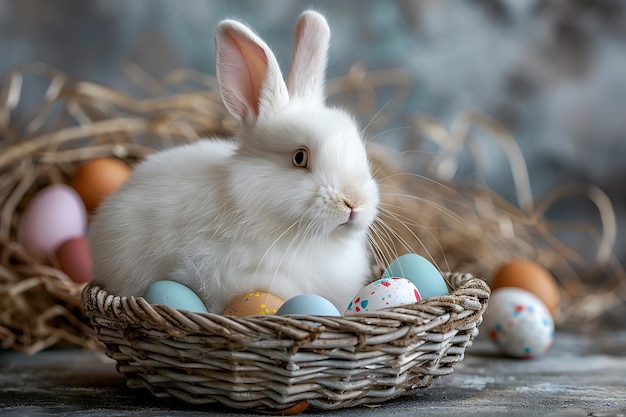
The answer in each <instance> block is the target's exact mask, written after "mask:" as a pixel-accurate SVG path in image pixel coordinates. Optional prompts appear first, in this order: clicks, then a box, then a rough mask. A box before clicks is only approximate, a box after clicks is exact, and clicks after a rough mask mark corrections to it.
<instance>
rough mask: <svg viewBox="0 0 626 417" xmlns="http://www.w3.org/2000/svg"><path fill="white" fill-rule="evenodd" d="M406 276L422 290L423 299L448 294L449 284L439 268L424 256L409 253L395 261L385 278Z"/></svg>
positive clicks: (388, 268) (386, 272)
mask: <svg viewBox="0 0 626 417" xmlns="http://www.w3.org/2000/svg"><path fill="white" fill-rule="evenodd" d="M393 277H398V278H406V279H408V280H409V281H411V282H412V283H413V284H415V286H416V287H417V289H418V290H419V292H420V295H421V296H422V299H423V300H424V299H426V298H430V297H437V296H439V295H445V294H448V286H447V285H446V281H445V280H444V279H443V276H442V275H441V273H440V272H439V270H438V269H437V268H435V266H434V265H433V264H432V263H431V262H430V261H429V260H428V259H426V258H424V257H423V256H420V255H417V254H414V253H407V254H406V255H402V256H400V257H399V258H397V259H396V260H395V261H393V262H392V263H391V264H390V265H389V267H387V269H386V270H385V273H384V274H383V278H393Z"/></svg>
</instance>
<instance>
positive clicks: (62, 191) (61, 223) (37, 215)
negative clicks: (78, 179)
mask: <svg viewBox="0 0 626 417" xmlns="http://www.w3.org/2000/svg"><path fill="white" fill-rule="evenodd" d="M86 230H87V210H85V205H84V204H83V201H82V200H81V198H80V196H79V195H78V193H77V192H76V191H75V190H74V189H73V188H72V187H69V186H67V185H65V184H57V185H50V186H48V187H46V188H44V189H43V190H41V191H40V192H39V193H38V194H37V195H36V196H35V197H34V198H33V199H32V201H31V202H30V204H29V205H28V206H27V207H26V210H24V215H23V216H22V218H21V220H20V224H19V226H18V230H17V240H18V242H20V243H21V244H22V245H23V246H24V247H25V248H26V250H27V251H28V253H29V254H31V255H32V256H34V257H36V258H38V259H40V260H44V261H48V260H50V259H52V257H53V256H54V252H55V251H56V250H57V249H58V248H59V246H61V244H62V243H64V242H66V241H68V240H70V239H73V238H76V237H81V236H84V235H85V233H86Z"/></svg>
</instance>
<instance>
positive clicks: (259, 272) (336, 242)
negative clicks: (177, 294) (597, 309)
mask: <svg viewBox="0 0 626 417" xmlns="http://www.w3.org/2000/svg"><path fill="white" fill-rule="evenodd" d="M329 39H330V30H329V28H328V25H327V23H326V20H325V19H324V17H322V16H321V15H320V14H318V13H316V12H311V11H308V12H305V13H304V14H303V15H302V16H301V17H300V19H299V21H298V25H297V30H296V42H295V48H294V55H293V59H292V66H291V69H290V72H289V75H288V77H287V81H286V83H285V81H284V80H283V78H282V75H281V72H280V68H279V67H278V63H277V61H276V58H275V57H274V55H273V53H272V51H271V50H270V49H269V48H268V46H267V45H266V44H265V43H264V42H263V41H262V40H261V39H260V38H259V37H258V36H256V35H255V34H254V33H253V32H252V31H251V30H250V29H249V28H248V27H246V26H244V25H243V24H241V23H239V22H236V21H232V20H225V21H222V22H221V23H220V24H219V26H218V28H217V33H216V49H217V79H218V83H219V87H220V93H221V96H222V99H223V101H224V103H225V105H226V108H227V109H228V111H229V112H230V113H231V114H232V115H233V116H234V117H235V118H236V119H237V120H238V122H239V129H238V132H237V133H236V135H235V137H234V141H233V140H226V139H206V140H201V141H199V142H197V143H194V144H191V145H186V146H181V147H177V148H174V149H171V150H167V151H164V152H160V153H156V154H154V155H151V156H150V157H148V158H146V160H145V161H143V162H142V163H141V164H139V165H138V166H137V167H136V169H135V170H134V172H133V173H132V175H131V178H130V179H129V180H128V182H127V183H126V184H125V185H124V186H123V187H121V188H120V189H119V190H118V191H117V192H116V193H114V194H113V195H112V196H110V197H109V198H108V199H107V200H106V201H105V202H104V203H103V204H102V206H101V207H100V209H99V211H98V212H97V214H96V215H95V218H94V221H93V223H92V227H91V233H90V236H91V237H90V245H91V253H92V257H93V267H94V272H95V281H96V282H97V283H98V284H100V285H101V286H103V287H104V288H106V289H107V290H108V291H109V292H111V293H113V294H115V295H122V296H124V295H127V296H130V295H134V296H140V295H142V294H143V292H144V291H145V290H146V288H147V287H148V286H149V285H150V284H151V283H153V282H155V281H158V280H163V279H170V280H175V281H178V282H180V283H183V284H185V285H187V286H189V287H190V288H191V289H192V290H194V291H195V292H196V293H197V294H198V295H199V296H200V298H201V299H202V300H203V301H204V302H205V304H206V306H207V308H208V310H209V312H214V313H218V314H221V313H222V312H223V311H224V309H225V307H226V306H227V305H228V304H230V302H232V301H233V300H234V299H235V298H236V297H238V296H241V295H244V294H246V293H249V292H252V291H267V292H270V293H273V294H275V295H277V296H279V297H281V298H282V299H284V300H286V299H288V298H290V297H292V296H295V295H298V294H303V293H312V294H317V295H321V296H323V297H326V298H327V299H329V300H330V301H331V302H333V303H334V304H335V305H336V306H337V307H338V308H339V310H340V311H343V308H344V307H345V306H346V305H347V303H348V302H349V301H350V298H351V297H352V296H353V295H354V294H355V293H356V292H357V291H358V290H359V289H360V288H361V287H362V286H363V285H364V284H366V283H367V281H368V279H369V278H370V277H369V275H370V263H369V255H368V254H369V250H368V249H369V247H368V229H369V226H370V225H371V224H372V222H373V221H374V218H375V217H376V215H377V208H378V203H379V196H378V187H377V184H376V182H375V181H374V179H373V178H372V175H371V172H370V168H369V164H368V160H367V157H366V153H365V147H364V142H363V139H362V137H361V134H360V131H359V129H358V128H357V126H356V125H355V122H354V121H353V119H352V118H351V116H349V115H348V114H347V113H345V112H344V111H342V110H339V109H335V108H329V107H327V106H326V105H325V104H324V99H325V95H324V84H325V80H324V78H325V75H324V73H325V69H326V63H327V53H328V43H329Z"/></svg>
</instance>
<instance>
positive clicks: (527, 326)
mask: <svg viewBox="0 0 626 417" xmlns="http://www.w3.org/2000/svg"><path fill="white" fill-rule="evenodd" d="M481 331H486V332H487V334H488V335H489V338H490V339H491V340H492V341H493V342H494V343H495V344H496V346H497V347H498V349H499V350H500V351H501V352H502V353H504V354H506V355H508V356H512V357H516V358H533V357H537V356H540V355H542V354H544V353H546V352H547V351H548V350H549V349H550V346H552V341H553V340H554V321H553V319H552V316H551V315H550V312H549V311H548V308H547V307H546V306H545V305H544V304H543V302H542V301H541V300H540V299H539V298H537V296H535V295H534V294H532V293H530V292H528V291H526V290H523V289H521V288H514V287H504V288H499V289H497V290H495V291H493V293H492V294H491V297H490V298H489V306H488V307H487V311H486V312H485V314H484V320H483V324H482V325H481Z"/></svg>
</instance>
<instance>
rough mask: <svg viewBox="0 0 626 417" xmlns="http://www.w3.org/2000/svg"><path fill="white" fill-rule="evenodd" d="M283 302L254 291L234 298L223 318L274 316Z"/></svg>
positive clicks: (272, 295)
mask: <svg viewBox="0 0 626 417" xmlns="http://www.w3.org/2000/svg"><path fill="white" fill-rule="evenodd" d="M283 303H284V301H283V300H282V299H281V298H279V297H277V296H275V295H274V294H270V293H268V292H263V291H256V292H252V293H249V294H246V295H244V296H241V297H238V298H236V299H235V300H234V301H233V302H232V303H231V304H230V305H229V306H228V307H226V310H224V315H225V316H237V317H246V316H263V315H270V314H276V312H277V311H278V309H279V308H280V306H281V305H283Z"/></svg>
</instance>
